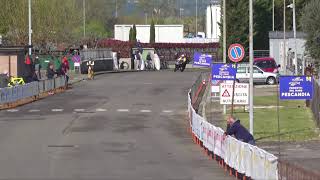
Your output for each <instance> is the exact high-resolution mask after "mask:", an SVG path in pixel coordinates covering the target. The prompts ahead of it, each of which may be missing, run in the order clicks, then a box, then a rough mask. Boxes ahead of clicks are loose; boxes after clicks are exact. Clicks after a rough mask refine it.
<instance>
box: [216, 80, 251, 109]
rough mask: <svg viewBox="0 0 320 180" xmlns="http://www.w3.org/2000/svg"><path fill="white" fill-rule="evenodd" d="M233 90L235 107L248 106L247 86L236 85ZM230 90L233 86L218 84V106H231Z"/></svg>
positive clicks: (243, 84) (245, 84)
mask: <svg viewBox="0 0 320 180" xmlns="http://www.w3.org/2000/svg"><path fill="white" fill-rule="evenodd" d="M235 85H236V87H235V90H234V102H233V104H236V105H247V104H249V84H247V83H236V84H235ZM232 88H233V84H230V83H228V84H227V83H222V84H220V104H232V103H231V102H232Z"/></svg>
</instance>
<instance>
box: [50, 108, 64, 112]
mask: <svg viewBox="0 0 320 180" xmlns="http://www.w3.org/2000/svg"><path fill="white" fill-rule="evenodd" d="M51 111H52V112H62V111H63V109H51Z"/></svg>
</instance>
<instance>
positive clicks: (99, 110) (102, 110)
mask: <svg viewBox="0 0 320 180" xmlns="http://www.w3.org/2000/svg"><path fill="white" fill-rule="evenodd" d="M96 111H97V112H106V111H107V110H106V109H100V108H99V109H96Z"/></svg>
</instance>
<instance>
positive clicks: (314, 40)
mask: <svg viewBox="0 0 320 180" xmlns="http://www.w3.org/2000/svg"><path fill="white" fill-rule="evenodd" d="M319 12H320V1H319V0H311V1H310V2H309V3H308V4H307V5H306V6H305V8H304V9H303V12H302V18H301V25H302V29H303V31H304V32H305V33H307V43H306V49H307V50H308V51H309V53H310V55H311V56H312V57H313V58H315V59H317V60H318V61H319V57H320V48H319V47H320V34H319V32H320V13H319Z"/></svg>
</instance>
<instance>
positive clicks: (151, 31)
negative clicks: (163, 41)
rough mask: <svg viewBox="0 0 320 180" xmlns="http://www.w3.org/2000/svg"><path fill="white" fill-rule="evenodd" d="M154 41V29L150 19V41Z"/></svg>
mask: <svg viewBox="0 0 320 180" xmlns="http://www.w3.org/2000/svg"><path fill="white" fill-rule="evenodd" d="M155 42H156V30H155V26H154V21H153V20H152V21H151V26H150V43H155Z"/></svg>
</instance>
